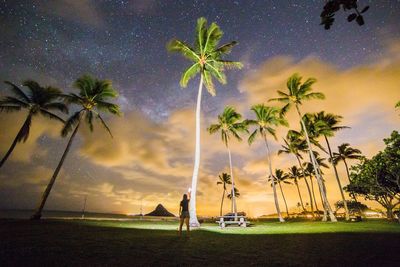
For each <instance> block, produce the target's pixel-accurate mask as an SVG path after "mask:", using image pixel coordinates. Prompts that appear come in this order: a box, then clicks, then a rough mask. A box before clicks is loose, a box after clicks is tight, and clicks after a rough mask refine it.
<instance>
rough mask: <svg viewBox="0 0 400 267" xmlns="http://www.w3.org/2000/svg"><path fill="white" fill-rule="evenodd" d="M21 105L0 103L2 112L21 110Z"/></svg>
mask: <svg viewBox="0 0 400 267" xmlns="http://www.w3.org/2000/svg"><path fill="white" fill-rule="evenodd" d="M20 110H21V107H19V106H11V105H1V104H0V112H14V111H20Z"/></svg>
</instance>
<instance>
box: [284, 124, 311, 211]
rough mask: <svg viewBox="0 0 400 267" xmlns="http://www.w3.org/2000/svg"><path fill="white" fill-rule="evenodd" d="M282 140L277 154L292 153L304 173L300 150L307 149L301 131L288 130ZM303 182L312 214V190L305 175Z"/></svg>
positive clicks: (304, 150)
mask: <svg viewBox="0 0 400 267" xmlns="http://www.w3.org/2000/svg"><path fill="white" fill-rule="evenodd" d="M283 141H284V142H285V145H282V148H283V149H280V150H279V151H278V155H280V154H282V153H286V154H293V155H294V156H295V157H296V159H297V163H298V164H299V168H300V169H301V172H302V173H305V171H304V169H303V164H302V162H301V160H302V159H303V157H302V156H301V154H300V152H306V151H307V143H306V141H305V140H304V139H303V138H302V136H301V133H299V132H297V131H295V130H289V131H288V133H287V134H286V139H285V138H284V139H283ZM304 182H305V183H306V186H307V191H308V196H309V198H310V204H311V213H312V216H314V203H313V197H312V192H311V189H310V185H309V184H308V181H307V177H306V176H305V175H304ZM311 182H312V181H311ZM314 202H315V201H314ZM301 205H302V207H303V209H304V206H303V203H301Z"/></svg>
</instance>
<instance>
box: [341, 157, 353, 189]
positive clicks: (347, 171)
mask: <svg viewBox="0 0 400 267" xmlns="http://www.w3.org/2000/svg"><path fill="white" fill-rule="evenodd" d="M343 163H344V166H346V173H347V179H349V184H350V183H351V180H350V173H349V167H348V166H347V162H346V159H343Z"/></svg>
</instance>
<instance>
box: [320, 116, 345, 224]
mask: <svg viewBox="0 0 400 267" xmlns="http://www.w3.org/2000/svg"><path fill="white" fill-rule="evenodd" d="M342 118H343V117H342V116H339V115H334V114H331V113H325V112H324V111H321V112H319V113H316V114H314V121H315V124H316V125H318V127H319V133H320V134H321V135H323V136H324V138H325V142H326V145H327V147H328V154H329V161H330V162H331V164H332V167H333V170H334V172H335V177H336V181H337V184H338V187H339V190H340V195H341V197H342V201H343V204H344V205H343V206H344V210H345V214H346V220H347V221H348V220H350V214H349V209H348V207H347V201H346V198H345V196H344V192H343V187H342V183H341V182H340V179H339V174H338V172H337V169H336V165H335V164H334V163H333V154H332V150H331V146H330V144H329V140H328V137H333V136H334V135H335V132H337V131H339V130H342V129H346V128H349V127H347V126H338V124H339V123H340V121H341V119H342Z"/></svg>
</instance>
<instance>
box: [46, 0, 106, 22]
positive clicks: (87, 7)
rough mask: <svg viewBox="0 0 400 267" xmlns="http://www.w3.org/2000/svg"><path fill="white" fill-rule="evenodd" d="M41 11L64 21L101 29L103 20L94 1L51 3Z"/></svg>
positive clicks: (68, 0) (74, 0)
mask: <svg viewBox="0 0 400 267" xmlns="http://www.w3.org/2000/svg"><path fill="white" fill-rule="evenodd" d="M42 10H43V11H44V12H46V13H47V14H50V15H54V16H59V17H62V18H63V19H65V20H69V21H73V22H76V23H83V24H86V25H88V26H95V27H101V26H103V25H104V19H103V16H102V14H101V12H100V11H99V9H98V8H97V6H96V1H94V0H79V1H77V0H60V1H51V2H49V3H47V4H45V5H44V6H42Z"/></svg>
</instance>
